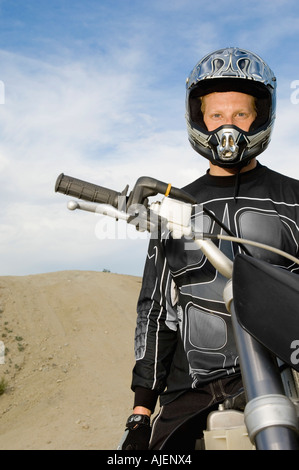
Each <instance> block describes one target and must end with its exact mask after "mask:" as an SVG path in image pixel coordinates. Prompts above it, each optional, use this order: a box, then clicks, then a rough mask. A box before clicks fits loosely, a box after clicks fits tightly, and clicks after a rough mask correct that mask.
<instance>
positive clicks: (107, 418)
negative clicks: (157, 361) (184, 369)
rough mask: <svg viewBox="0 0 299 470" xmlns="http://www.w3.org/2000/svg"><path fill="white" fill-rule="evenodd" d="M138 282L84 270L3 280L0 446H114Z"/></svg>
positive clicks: (123, 406)
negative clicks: (3, 353)
mask: <svg viewBox="0 0 299 470" xmlns="http://www.w3.org/2000/svg"><path fill="white" fill-rule="evenodd" d="M140 283H141V280H140V278H137V277H133V276H122V275H116V274H112V273H98V272H85V271H65V272H57V273H50V274H42V275H33V276H21V277H10V276H9V277H0V340H1V341H3V342H4V344H5V347H6V354H5V364H0V380H1V378H5V380H6V381H7V383H8V388H7V391H6V392H5V393H4V394H3V395H1V396H0V450H3V449H83V450H84V449H87V450H88V449H115V446H116V444H117V442H118V440H119V439H120V437H121V435H122V433H123V429H124V428H123V426H124V423H125V420H126V418H127V416H128V415H129V414H130V412H131V406H132V399H133V396H132V393H131V391H130V381H131V370H132V365H133V362H134V358H133V336H134V329H135V319H136V313H135V312H136V302H137V297H138V293H139V289H140ZM2 362H3V361H2Z"/></svg>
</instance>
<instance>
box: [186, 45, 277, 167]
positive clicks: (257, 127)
mask: <svg viewBox="0 0 299 470" xmlns="http://www.w3.org/2000/svg"><path fill="white" fill-rule="evenodd" d="M186 89H187V90H186V121H187V131H188V138H189V141H190V143H191V145H192V147H193V148H194V150H196V152H198V153H199V154H200V155H202V156H204V157H205V158H208V159H209V160H210V161H211V162H212V163H213V164H214V165H219V166H221V167H236V166H239V167H242V166H244V165H246V164H247V163H248V162H249V161H250V160H251V159H252V158H254V157H256V156H257V155H259V154H260V153H262V152H263V151H264V150H265V149H266V148H267V146H268V144H269V142H270V136H271V132H272V129H273V125H274V120H275V110H276V78H275V76H274V74H273V72H272V70H271V69H270V68H269V67H268V65H267V64H266V63H265V62H264V61H263V59H261V58H260V57H259V56H258V55H256V54H253V53H252V52H249V51H246V50H244V49H238V48H232V47H230V48H226V49H220V50H218V51H215V52H212V53H210V54H208V55H207V56H205V57H204V58H203V59H202V60H201V61H199V62H198V63H197V64H196V66H195V67H194V69H193V70H192V72H191V73H190V75H189V77H188V78H187V83H186ZM225 91H238V92H240V93H246V94H248V95H252V96H253V97H254V98H255V105H256V111H257V116H256V119H255V120H254V122H253V123H252V125H251V127H250V129H249V131H248V132H246V131H243V130H242V129H240V128H239V127H237V126H234V125H225V126H221V127H218V128H217V129H215V130H213V131H210V132H209V131H208V130H207V128H206V126H205V124H204V121H203V114H202V111H201V104H202V103H201V97H202V96H204V95H207V94H209V93H213V92H225Z"/></svg>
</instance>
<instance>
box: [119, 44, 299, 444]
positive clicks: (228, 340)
mask: <svg viewBox="0 0 299 470" xmlns="http://www.w3.org/2000/svg"><path fill="white" fill-rule="evenodd" d="M275 109H276V79H275V76H274V74H273V72H272V71H271V69H270V68H269V67H268V65H267V64H266V63H265V62H264V61H263V59H261V58H260V57H259V56H258V55H256V54H254V53H252V52H249V51H247V50H243V49H239V48H225V49H221V50H217V51H215V52H212V53H210V54H208V55H206V56H205V57H204V58H203V59H202V60H200V61H199V62H198V63H197V65H196V66H195V67H194V68H193V70H192V71H191V73H190V75H189V77H188V79H187V85H186V121H187V131H188V138H189V141H190V144H191V146H192V147H193V149H194V150H195V151H196V152H197V153H199V154H200V155H201V156H203V157H205V158H206V159H208V160H209V170H208V171H207V173H206V174H205V175H203V176H201V177H200V178H198V179H197V180H195V181H194V182H193V183H190V184H189V185H188V186H186V187H185V188H184V190H185V191H187V192H189V193H190V194H191V195H192V196H193V197H195V198H196V200H197V202H198V204H201V205H203V206H204V207H206V208H207V209H208V210H209V211H210V213H211V214H213V215H214V216H216V217H217V218H218V220H221V221H222V222H223V223H224V224H225V225H226V226H227V227H229V229H230V230H231V231H233V232H234V233H235V234H236V235H237V236H242V237H244V238H247V239H253V240H256V241H260V242H263V243H267V244H269V245H272V246H277V247H279V248H280V249H284V250H285V251H288V252H289V253H292V254H294V255H295V256H296V255H297V251H298V246H299V233H298V227H299V205H298V191H299V183H298V181H296V180H293V179H291V178H288V177H286V176H283V175H280V174H278V173H276V172H274V171H272V170H269V169H268V168H267V167H265V166H262V165H261V164H260V163H259V162H257V160H256V157H257V156H258V155H259V154H261V153H262V152H263V151H264V150H265V149H266V148H267V146H268V144H269V141H270V136H271V132H272V129H273V125H274V120H275ZM201 215H202V214H201ZM203 220H204V232H210V233H220V232H221V229H220V228H219V226H218V225H217V223H215V220H213V218H211V217H209V216H208V215H207V214H204V216H203ZM186 243H187V244H186ZM192 243H193V242H192V241H188V242H186V240H184V239H180V240H177V239H176V240H174V239H172V238H171V236H169V237H168V238H166V239H163V240H157V239H151V241H150V244H149V251H148V257H147V260H146V264H145V270H144V276H143V284H142V288H141V292H140V297H139V301H138V306H137V312H138V316H137V327H136V333H135V357H136V364H135V367H134V370H133V379H132V390H133V391H134V393H135V401H134V407H133V414H132V415H131V416H130V417H129V418H128V421H127V426H126V433H125V436H124V438H123V441H122V443H121V445H120V447H119V448H121V449H128V450H130V449H131V450H134V449H136V450H138V449H147V448H150V449H165V448H166V449H167V448H168V449H171V448H172V447H171V446H170V447H167V442H169V440H170V439H169V437H170V436H171V435H173V431H174V430H175V429H178V428H180V429H181V433H180V434H179V438H178V439H177V440H176V441H173V442H175V445H174V444H173V445H174V448H175V450H182V449H189V450H190V449H192V448H193V447H192V446H193V445H194V442H195V440H196V438H197V437H198V436H197V435H195V430H196V432H197V431H202V429H204V426H205V424H204V423H203V422H202V416H204V417H206V415H205V414H204V412H205V411H206V410H209V409H210V407H211V406H214V405H218V404H219V403H221V402H223V401H224V400H225V399H226V398H227V397H229V396H232V395H234V394H237V393H238V392H239V391H240V390H241V388H242V380H241V376H240V369H239V364H238V354H237V351H236V347H235V342H234V337H233V332H232V326H231V320H230V315H229V314H228V312H227V311H226V308H225V305H224V302H223V297H222V292H223V287H224V285H225V283H226V280H225V279H224V278H222V276H221V275H220V274H219V273H218V272H217V271H216V270H215V268H213V267H212V266H211V265H210V264H209V262H207V260H206V258H205V257H204V256H203V254H202V253H201V252H200V250H196V249H194V246H193V245H192ZM219 246H220V247H221V250H222V251H223V252H225V254H226V255H227V256H229V257H230V258H231V259H233V258H234V256H235V255H236V254H237V253H238V252H239V250H240V247H236V246H234V244H232V243H231V242H220V244H219ZM188 247H189V249H188ZM250 253H251V254H252V255H253V256H256V257H259V258H262V259H265V253H264V252H263V250H260V249H259V248H255V247H254V248H250ZM266 260H267V261H268V262H270V263H272V264H276V265H277V266H282V267H284V268H286V269H288V270H290V271H294V272H295V271H296V269H297V268H296V266H294V265H292V263H289V262H287V261H286V260H284V259H281V258H280V257H279V256H277V255H274V254H270V255H269V254H267V259H266ZM158 397H160V405H161V408H160V411H159V413H158V414H157V416H156V418H155V419H154V422H153V424H152V428H151V424H150V416H151V415H152V413H153V412H154V410H155V406H156V402H157V399H158ZM201 411H202V413H200V412H201ZM191 417H195V418H196V419H193V418H192V419H191V420H190V418H191ZM187 421H188V423H191V422H192V425H191V424H190V426H189V429H188V431H189V430H190V429H191V428H192V429H191V434H192V433H193V434H192V435H191V436H190V434H188V433H187V432H186V429H187V428H186V427H185V425H184V423H186V422H187ZM149 440H150V443H149Z"/></svg>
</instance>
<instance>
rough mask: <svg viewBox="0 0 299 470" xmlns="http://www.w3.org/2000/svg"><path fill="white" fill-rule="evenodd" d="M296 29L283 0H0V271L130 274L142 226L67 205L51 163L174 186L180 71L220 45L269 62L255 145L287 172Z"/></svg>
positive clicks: (180, 137)
mask: <svg viewBox="0 0 299 470" xmlns="http://www.w3.org/2000/svg"><path fill="white" fill-rule="evenodd" d="M298 43H299V4H298V2H297V0H294V1H292V0H291V1H284V0H274V1H273V0H271V1H269V0H265V1H263V2H261V1H256V0H253V1H251V2H247V1H243V0H239V1H232V0H227V1H226V2H223V1H220V0H214V1H213V2H206V1H203V0H171V1H169V0H164V1H163V2H161V1H160V0H153V1H148V0H147V1H144V0H97V1H96V0H85V1H84V2H83V1H79V0H72V1H71V0H60V1H59V0H47V1H46V0H0V80H1V83H2V85H4V96H2V98H3V99H2V100H1V96H0V103H1V104H0V188H1V193H0V194H1V205H0V214H1V216H0V240H1V243H0V260H1V262H0V275H27V274H36V273H41V272H49V271H58V270H65V269H84V270H100V271H101V270H103V269H109V270H111V271H113V272H117V273H122V274H132V275H141V274H142V270H143V264H144V259H145V255H146V248H147V237H146V236H145V235H142V236H141V235H138V234H136V233H134V232H133V231H131V230H130V229H129V228H128V227H126V226H123V225H121V224H120V225H119V226H117V227H116V225H115V222H114V221H113V220H112V219H111V220H109V221H107V220H106V219H105V220H103V218H102V217H99V216H96V215H93V214H89V213H83V212H79V211H76V212H70V211H68V210H67V208H66V203H67V198H66V197H64V196H62V195H60V194H55V193H54V184H55V180H56V177H57V176H58V174H60V173H61V172H64V173H65V174H71V175H73V176H76V177H78V178H81V179H86V180H89V181H93V182H95V183H98V184H100V185H103V186H106V187H111V188H113V189H115V190H122V189H123V188H124V186H125V185H126V184H129V185H130V188H132V186H133V185H134V183H135V181H136V179H137V178H138V177H139V176H142V175H148V176H153V177H156V178H158V179H160V180H163V181H167V182H171V183H172V184H173V185H176V186H182V185H184V184H186V183H188V182H190V181H192V180H194V179H196V178H197V177H199V176H200V175H201V174H203V173H204V172H205V171H206V169H207V162H206V161H205V160H204V159H203V158H202V157H200V156H199V155H197V154H196V153H195V152H194V151H193V150H192V149H191V147H190V145H189V143H188V139H187V133H186V125H185V120H184V100H185V80H186V77H187V75H188V74H189V72H190V70H191V69H192V68H193V66H194V65H195V64H196V63H197V62H198V60H199V59H200V58H201V57H202V56H204V55H205V54H207V53H208V52H211V51H213V50H216V49H218V48H221V47H225V46H235V45H236V46H238V47H242V48H245V49H249V50H252V51H254V52H256V53H257V54H259V55H260V56H262V57H263V58H264V59H265V60H266V61H267V62H268V63H269V65H270V66H271V68H272V69H273V70H274V72H275V74H276V76H277V79H278V109H277V122H276V126H275V129H274V133H273V137H272V142H271V144H270V147H269V149H268V150H267V151H266V152H265V153H264V154H262V155H261V157H260V158H259V159H260V161H261V162H262V163H264V164H266V165H267V166H270V167H272V168H273V169H275V170H277V171H280V172H282V173H285V174H287V175H290V176H293V177H295V178H299V163H298V157H297V154H298V145H297V140H298V127H299V92H297V88H298V90H299V61H298V59H297V56H298V53H297V48H298ZM292 86H293V87H294V88H292ZM0 94H1V88H0Z"/></svg>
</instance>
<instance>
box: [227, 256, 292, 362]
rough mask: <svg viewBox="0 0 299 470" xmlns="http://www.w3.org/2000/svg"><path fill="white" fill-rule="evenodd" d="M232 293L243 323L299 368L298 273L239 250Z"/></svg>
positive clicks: (263, 341) (283, 357)
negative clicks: (296, 347) (296, 346)
mask: <svg viewBox="0 0 299 470" xmlns="http://www.w3.org/2000/svg"><path fill="white" fill-rule="evenodd" d="M233 296H234V307H235V311H236V316H237V319H238V321H239V323H240V324H241V326H242V327H243V328H244V329H245V330H246V331H247V332H248V333H250V334H251V335H252V336H253V337H254V338H255V339H256V340H257V341H259V342H260V343H262V344H263V345H264V346H265V347H266V348H268V349H269V350H270V351H272V352H273V353H274V354H275V355H276V356H278V357H279V358H280V359H282V360H283V361H284V362H285V363H286V364H288V365H289V366H290V367H292V368H294V369H295V370H297V371H299V360H297V358H298V359H299V308H298V306H299V276H298V275H297V274H294V273H291V272H289V271H287V270H285V269H282V268H278V267H276V266H273V265H271V264H269V263H267V262H266V261H262V260H258V259H254V258H252V257H249V256H247V255H243V254H240V255H237V256H236V258H235V261H234V267H233ZM297 341H298V354H297V356H296V354H295V352H296V351H294V345H296V344H297Z"/></svg>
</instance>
